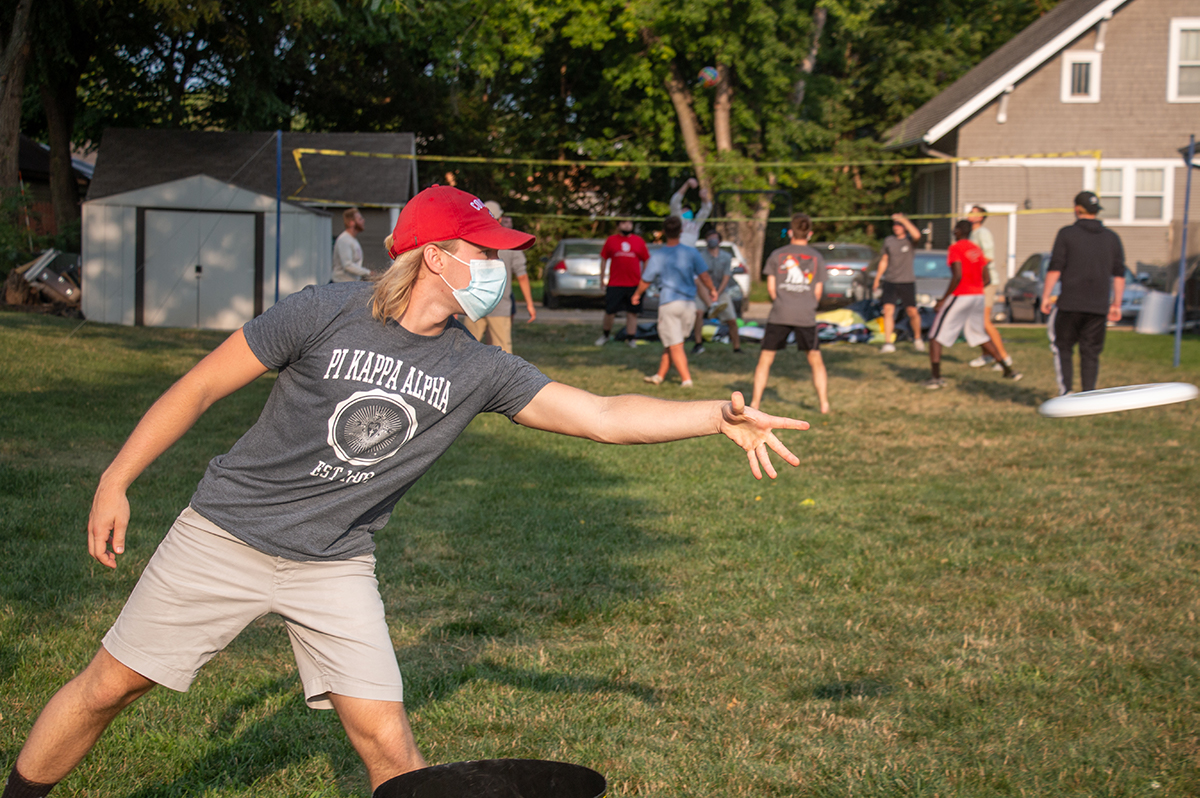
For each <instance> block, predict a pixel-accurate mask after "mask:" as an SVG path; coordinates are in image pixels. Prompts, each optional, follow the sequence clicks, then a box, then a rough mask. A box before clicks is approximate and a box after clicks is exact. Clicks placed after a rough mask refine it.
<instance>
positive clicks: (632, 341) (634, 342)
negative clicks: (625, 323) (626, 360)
mask: <svg viewBox="0 0 1200 798" xmlns="http://www.w3.org/2000/svg"><path fill="white" fill-rule="evenodd" d="M625 345H626V346H628V347H629V348H630V349H636V348H637V339H636V338H626V339H625Z"/></svg>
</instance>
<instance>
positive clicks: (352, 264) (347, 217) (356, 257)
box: [331, 208, 371, 283]
mask: <svg viewBox="0 0 1200 798" xmlns="http://www.w3.org/2000/svg"><path fill="white" fill-rule="evenodd" d="M342 223H343V224H344V225H346V229H345V230H343V231H342V234H341V235H340V236H338V237H337V240H335V241H334V242H333V274H332V279H331V282H335V283H352V282H354V281H355V280H361V279H362V278H364V277H366V276H368V275H370V273H371V270H370V269H368V268H365V267H364V266H363V252H362V244H360V243H358V234H359V233H361V232H362V231H363V228H364V227H365V226H366V224H365V223H364V222H363V215H362V214H361V213H359V212H358V208H347V209H346V210H344V211H343V212H342Z"/></svg>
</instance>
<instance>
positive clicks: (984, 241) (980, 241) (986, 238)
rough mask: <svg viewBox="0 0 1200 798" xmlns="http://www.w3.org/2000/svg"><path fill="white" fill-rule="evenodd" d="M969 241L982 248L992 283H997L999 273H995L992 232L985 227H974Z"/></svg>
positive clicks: (994, 243) (994, 250)
mask: <svg viewBox="0 0 1200 798" xmlns="http://www.w3.org/2000/svg"><path fill="white" fill-rule="evenodd" d="M971 243H972V244H974V245H975V246H977V247H979V248H980V249H981V250H983V257H985V258H987V262H988V265H987V268H988V276H989V277H990V278H991V281H992V285H999V284H1000V283H999V275H997V274H996V241H995V239H993V238H992V232H991V231H990V230H988V229H987V228H986V227H977V228H975V229H974V230H972V231H971Z"/></svg>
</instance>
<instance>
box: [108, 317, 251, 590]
mask: <svg viewBox="0 0 1200 798" xmlns="http://www.w3.org/2000/svg"><path fill="white" fill-rule="evenodd" d="M266 371H267V367H266V366H264V365H263V364H262V363H260V362H259V360H258V358H257V357H255V356H254V352H253V351H251V349H250V345H249V344H247V343H246V337H245V336H244V335H243V334H242V331H241V330H238V331H237V332H235V333H234V334H233V335H231V336H229V337H228V338H227V339H225V342H224V343H222V344H221V345H220V346H218V347H217V348H216V349H214V350H213V351H212V352H211V353H209V354H208V356H207V357H205V358H204V359H203V360H201V361H200V362H199V363H197V364H196V365H195V366H193V367H192V370H191V371H189V372H188V373H187V374H185V375H183V376H182V377H181V378H180V379H179V381H178V382H176V383H175V384H174V385H172V386H171V387H170V388H168V389H167V392H166V393H164V394H163V395H162V396H160V397H159V399H158V401H157V402H155V403H154V404H153V405H151V407H150V409H149V410H147V411H146V415H144V416H142V420H141V421H139V422H138V425H137V426H136V427H135V428H134V430H133V433H132V434H131V435H130V436H129V440H127V441H125V445H124V446H122V447H121V451H120V452H118V453H117V456H116V458H115V459H114V460H113V461H112V463H111V464H110V465H109V466H108V468H107V469H105V471H104V474H103V475H102V476H101V477H100V485H99V486H98V487H97V488H96V495H95V497H94V498H93V499H92V512H91V515H90V516H89V517H88V553H89V554H91V555H92V557H94V558H95V559H96V560H97V561H98V562H100V563H101V564H102V565H107V566H108V567H109V568H116V567H117V558H116V555H118V554H121V553H122V552H124V551H125V529H126V527H127V526H128V525H129V500H128V499H126V498H125V491H126V490H127V489H128V488H129V486H130V485H131V484H132V483H133V481H134V480H135V479H137V477H138V475H139V474H141V473H142V471H144V470H145V469H146V467H147V466H149V465H150V464H151V463H153V462H154V460H155V459H156V458H157V457H158V456H159V455H160V454H162V453H163V452H165V451H166V450H167V449H169V448H170V447H171V444H173V443H175V441H177V440H179V439H180V438H182V437H183V434H184V433H185V432H187V431H188V430H189V429H191V428H192V425H193V424H195V423H196V420H197V419H198V418H200V416H201V415H202V414H203V413H204V411H205V410H207V409H208V408H209V407H211V406H212V404H213V403H214V402H216V401H217V400H218V399H221V398H222V397H225V396H228V395H229V394H231V393H233V392H234V391H236V390H237V389H238V388H241V387H242V386H244V385H247V384H249V383H251V382H253V381H254V380H255V379H256V378H258V377H260V376H262V374H264V373H265V372H266ZM110 542H111V544H112V550H111V551H109V548H108V546H109V543H110Z"/></svg>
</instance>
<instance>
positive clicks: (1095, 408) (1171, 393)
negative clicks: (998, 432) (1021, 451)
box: [1038, 382, 1200, 418]
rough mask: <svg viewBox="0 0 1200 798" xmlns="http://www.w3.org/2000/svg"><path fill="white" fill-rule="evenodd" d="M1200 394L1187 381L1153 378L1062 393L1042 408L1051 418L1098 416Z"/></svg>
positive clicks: (1043, 412)
mask: <svg viewBox="0 0 1200 798" xmlns="http://www.w3.org/2000/svg"><path fill="white" fill-rule="evenodd" d="M1198 395H1200V390H1198V389H1197V388H1196V386H1195V385H1191V384H1190V383H1186V382H1153V383H1149V384H1147V385H1123V386H1121V387H1119V388H1105V389H1103V390H1100V391H1084V392H1083V393H1073V394H1069V395H1067V396H1058V397H1055V398H1054V399H1051V400H1049V401H1046V402H1042V405H1041V407H1039V408H1038V412H1039V413H1041V414H1042V415H1043V416H1049V417H1050V418H1070V417H1072V416H1094V415H1097V414H1099V413H1119V412H1121V411H1122V410H1141V409H1142V408H1146V407H1157V406H1158V405H1169V404H1174V403H1175V402H1186V401H1188V400H1189V399H1195V398H1196V397H1197V396H1198Z"/></svg>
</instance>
